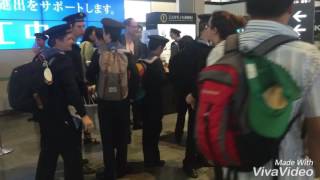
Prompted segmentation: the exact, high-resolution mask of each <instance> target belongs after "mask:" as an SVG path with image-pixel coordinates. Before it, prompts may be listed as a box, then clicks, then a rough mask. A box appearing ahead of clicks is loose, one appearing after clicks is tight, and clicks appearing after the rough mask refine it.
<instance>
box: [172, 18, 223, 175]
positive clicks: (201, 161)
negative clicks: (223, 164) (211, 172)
mask: <svg viewBox="0 0 320 180" xmlns="http://www.w3.org/2000/svg"><path fill="white" fill-rule="evenodd" d="M210 17H211V14H200V15H199V16H198V18H199V19H200V22H199V37H198V38H197V39H196V41H195V42H194V45H193V49H192V50H190V51H191V52H189V53H190V55H189V56H188V57H189V60H190V62H191V63H189V64H186V65H185V69H184V71H186V70H187V69H191V70H190V73H189V75H190V76H189V77H191V78H190V79H189V80H188V81H187V82H189V87H191V88H190V89H189V91H188V92H187V93H186V95H189V94H190V95H189V96H191V95H192V96H193V97H195V99H197V96H198V95H197V93H198V88H197V84H198V83H197V80H198V74H199V73H200V71H201V70H202V69H203V68H204V67H205V66H206V60H207V57H208V55H209V53H210V51H211V50H212V49H213V47H212V46H211V45H210V43H209V38H210V37H209V34H208V21H209V19H210ZM185 99H186V96H185V97H184V101H185ZM196 104H197V103H195V106H196ZM196 109H197V108H196V107H195V108H194V109H193V108H190V111H189V119H188V130H187V142H186V153H185V158H184V160H183V170H184V172H185V173H186V174H187V175H188V176H189V177H193V178H196V177H198V171H197V169H198V167H199V166H200V167H202V166H208V165H209V164H208V163H207V161H206V160H205V158H204V157H203V156H202V155H201V154H200V153H199V152H198V150H197V146H196V140H195V138H194V133H195V114H196ZM178 127H179V126H178ZM180 127H183V126H181V125H180ZM215 170H216V171H215V176H216V177H218V176H220V174H221V173H220V171H219V169H218V168H215Z"/></svg>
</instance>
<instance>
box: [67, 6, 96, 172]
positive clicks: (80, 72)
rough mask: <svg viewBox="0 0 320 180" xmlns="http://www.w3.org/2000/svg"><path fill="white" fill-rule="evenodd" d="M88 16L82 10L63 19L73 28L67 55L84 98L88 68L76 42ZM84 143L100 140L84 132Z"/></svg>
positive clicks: (88, 170) (86, 94)
mask: <svg viewBox="0 0 320 180" xmlns="http://www.w3.org/2000/svg"><path fill="white" fill-rule="evenodd" d="M85 17H86V14H84V13H82V12H80V13H76V14H72V15H69V16H66V17H64V18H63V19H62V20H63V21H65V22H66V23H67V24H69V25H70V27H71V30H72V35H73V38H74V44H73V45H72V50H71V51H68V52H67V55H68V56H70V57H71V59H72V62H73V65H74V69H75V76H76V79H77V82H78V85H79V88H80V93H81V96H82V99H86V100H87V99H88V88H87V84H86V82H85V74H84V68H86V66H85V64H84V62H83V61H82V59H81V49H80V47H79V46H78V45H77V44H76V41H77V39H78V38H80V37H81V36H83V35H84V32H85V23H84V18H85ZM83 141H84V144H90V143H93V144H99V142H98V141H97V140H96V139H94V138H92V136H91V133H89V132H84V140H83ZM90 172H93V170H92V169H91V168H89V167H88V166H86V170H85V173H90Z"/></svg>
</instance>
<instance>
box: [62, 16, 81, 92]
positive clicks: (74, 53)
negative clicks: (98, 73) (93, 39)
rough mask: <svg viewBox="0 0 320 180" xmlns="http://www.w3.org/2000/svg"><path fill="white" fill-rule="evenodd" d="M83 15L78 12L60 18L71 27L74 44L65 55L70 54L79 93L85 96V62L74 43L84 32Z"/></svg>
mask: <svg viewBox="0 0 320 180" xmlns="http://www.w3.org/2000/svg"><path fill="white" fill-rule="evenodd" d="M85 17H86V14H84V13H82V12H80V13H76V14H72V15H69V16H66V17H64V18H63V19H62V20H63V21H65V22H66V23H67V24H68V25H69V26H70V27H71V30H72V36H73V39H74V44H73V45H72V50H70V51H68V52H67V55H68V56H70V58H71V59H72V62H73V66H74V69H75V76H76V79H77V82H78V85H79V89H80V92H81V95H82V96H83V97H87V87H86V84H85V80H84V67H85V64H84V63H83V61H82V59H81V49H80V47H79V46H78V45H77V44H76V41H77V39H78V38H80V37H81V36H83V35H84V32H85V30H84V28H85V23H84V18H85Z"/></svg>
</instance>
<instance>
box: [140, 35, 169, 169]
mask: <svg viewBox="0 0 320 180" xmlns="http://www.w3.org/2000/svg"><path fill="white" fill-rule="evenodd" d="M149 39H150V41H149V44H148V48H149V55H148V57H147V60H146V61H145V64H146V65H147V68H146V72H145V74H144V77H143V81H142V84H143V87H144V90H145V96H144V98H143V99H142V107H143V108H142V109H143V113H142V119H143V123H142V124H143V128H142V130H143V131H142V145H143V157H144V165H145V167H162V166H164V164H165V161H163V160H161V159H160V151H159V146H158V144H159V138H160V133H161V130H162V122H161V120H162V117H163V107H162V98H163V95H162V87H163V85H164V82H165V80H166V78H165V71H164V67H163V65H162V61H161V59H160V55H161V53H162V52H163V48H164V47H165V45H166V43H167V42H168V41H169V40H168V39H166V38H164V37H162V36H159V35H151V36H149Z"/></svg>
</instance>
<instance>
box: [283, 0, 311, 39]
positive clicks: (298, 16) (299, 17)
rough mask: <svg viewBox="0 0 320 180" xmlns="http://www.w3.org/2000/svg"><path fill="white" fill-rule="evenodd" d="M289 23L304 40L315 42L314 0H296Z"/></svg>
mask: <svg viewBox="0 0 320 180" xmlns="http://www.w3.org/2000/svg"><path fill="white" fill-rule="evenodd" d="M289 25H291V26H292V27H293V29H294V30H295V31H296V32H297V33H298V34H299V35H300V38H301V39H302V40H303V41H307V42H310V43H313V39H314V37H313V36H314V32H313V29H314V0H294V7H293V13H292V18H291V19H290V21H289Z"/></svg>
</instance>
